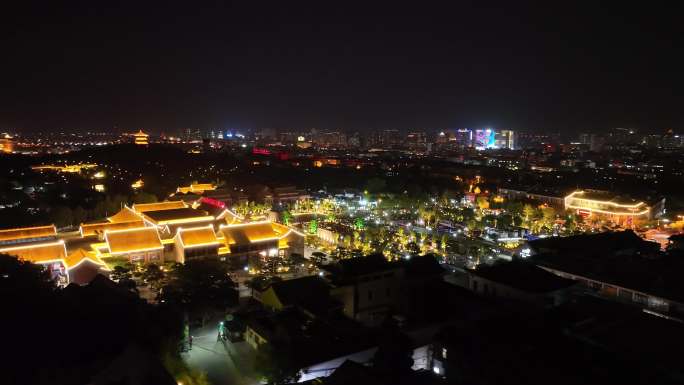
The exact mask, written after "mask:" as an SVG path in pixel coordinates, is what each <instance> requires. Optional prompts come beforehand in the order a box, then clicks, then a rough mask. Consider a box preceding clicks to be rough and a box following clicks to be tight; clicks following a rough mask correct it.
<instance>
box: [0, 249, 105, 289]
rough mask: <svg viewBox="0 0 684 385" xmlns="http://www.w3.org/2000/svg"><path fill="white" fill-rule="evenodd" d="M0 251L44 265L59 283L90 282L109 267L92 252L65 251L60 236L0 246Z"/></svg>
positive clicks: (80, 283)
mask: <svg viewBox="0 0 684 385" xmlns="http://www.w3.org/2000/svg"><path fill="white" fill-rule="evenodd" d="M0 254H8V255H11V256H15V257H17V258H19V259H22V260H25V261H29V262H32V263H35V264H39V265H43V266H45V268H46V269H47V270H48V271H49V273H50V276H51V277H52V278H53V279H54V280H55V281H56V282H57V284H59V285H67V284H69V283H77V284H79V285H83V284H86V283H88V282H90V281H91V280H92V279H93V278H94V277H95V275H97V274H103V275H106V274H107V273H108V272H109V270H110V269H109V267H108V266H107V264H106V263H104V261H102V260H101V259H100V258H99V257H98V256H97V255H96V254H95V253H94V252H88V251H84V250H82V249H78V250H76V251H75V252H73V253H71V254H68V255H67V251H66V246H65V244H64V241H62V240H59V241H51V242H42V243H33V244H22V245H19V246H14V247H5V248H0Z"/></svg>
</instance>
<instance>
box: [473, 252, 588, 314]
mask: <svg viewBox="0 0 684 385" xmlns="http://www.w3.org/2000/svg"><path fill="white" fill-rule="evenodd" d="M576 285H577V282H576V281H573V280H570V279H566V278H562V277H559V276H558V275H555V274H552V273H550V272H548V271H546V270H544V269H542V268H540V267H537V266H536V265H534V264H532V263H527V262H524V261H513V262H500V263H496V264H494V265H481V266H478V268H477V269H475V270H468V287H469V288H470V289H471V290H472V291H474V292H476V293H478V294H480V295H484V296H487V297H492V298H499V299H503V300H509V301H516V302H523V303H526V304H529V305H533V306H536V307H540V308H545V307H553V306H558V305H560V304H562V303H564V302H565V301H567V300H568V299H569V298H570V296H571V294H572V292H573V290H572V288H573V287H574V286H576Z"/></svg>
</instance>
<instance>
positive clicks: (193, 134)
mask: <svg viewBox="0 0 684 385" xmlns="http://www.w3.org/2000/svg"><path fill="white" fill-rule="evenodd" d="M182 137H183V139H184V140H185V141H188V142H194V141H200V140H202V132H201V131H200V129H199V128H186V129H184V130H183V135H182Z"/></svg>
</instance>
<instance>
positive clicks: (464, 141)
mask: <svg viewBox="0 0 684 385" xmlns="http://www.w3.org/2000/svg"><path fill="white" fill-rule="evenodd" d="M455 137H456V144H458V145H459V146H463V147H471V146H472V145H473V130H471V129H469V128H459V129H458V130H456V133H455Z"/></svg>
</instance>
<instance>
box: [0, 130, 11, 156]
mask: <svg viewBox="0 0 684 385" xmlns="http://www.w3.org/2000/svg"><path fill="white" fill-rule="evenodd" d="M12 151H14V141H13V140H12V137H11V136H10V135H9V134H3V135H0V152H4V153H11V152H12Z"/></svg>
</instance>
